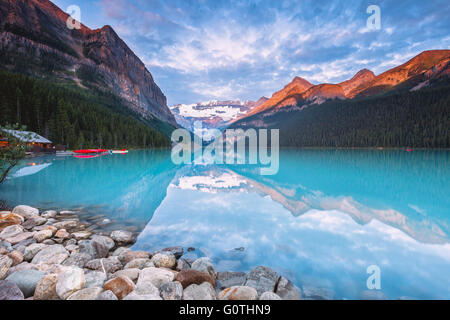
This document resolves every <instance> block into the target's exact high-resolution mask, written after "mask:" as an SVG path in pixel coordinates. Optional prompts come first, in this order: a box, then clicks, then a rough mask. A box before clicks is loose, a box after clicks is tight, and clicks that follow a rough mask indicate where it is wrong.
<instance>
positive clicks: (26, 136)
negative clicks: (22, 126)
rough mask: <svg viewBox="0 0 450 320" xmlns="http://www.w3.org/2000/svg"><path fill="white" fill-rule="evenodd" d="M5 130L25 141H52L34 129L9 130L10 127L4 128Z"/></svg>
mask: <svg viewBox="0 0 450 320" xmlns="http://www.w3.org/2000/svg"><path fill="white" fill-rule="evenodd" d="M3 131H5V132H7V133H9V134H11V135H13V136H14V137H16V138H17V139H19V140H20V141H23V142H35V143H52V142H51V141H50V140H48V139H46V138H44V137H43V136H40V135H38V134H37V133H35V132H32V131H21V130H9V129H4V130H3Z"/></svg>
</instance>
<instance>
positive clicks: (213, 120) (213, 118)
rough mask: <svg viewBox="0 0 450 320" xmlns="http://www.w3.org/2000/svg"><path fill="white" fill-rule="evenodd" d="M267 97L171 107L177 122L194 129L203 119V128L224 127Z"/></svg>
mask: <svg viewBox="0 0 450 320" xmlns="http://www.w3.org/2000/svg"><path fill="white" fill-rule="evenodd" d="M266 100H267V98H265V97H263V98H261V99H259V100H258V101H256V102H255V101H246V102H242V101H240V100H226V101H219V100H210V101H204V102H198V103H193V104H176V105H173V106H172V107H170V110H171V111H172V113H173V115H174V116H175V119H176V121H177V123H178V124H179V125H180V126H182V127H184V128H186V129H188V130H191V131H193V130H194V123H195V122H196V121H202V126H203V128H206V129H212V128H222V127H225V126H227V125H228V124H229V123H230V122H231V121H233V120H235V119H237V118H239V117H241V116H244V115H246V114H247V113H248V112H249V111H251V110H252V109H253V108H256V107H258V106H259V105H261V104H262V103H264V102H265V101H266Z"/></svg>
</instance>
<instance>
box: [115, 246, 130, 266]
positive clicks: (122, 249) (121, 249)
mask: <svg viewBox="0 0 450 320" xmlns="http://www.w3.org/2000/svg"><path fill="white" fill-rule="evenodd" d="M129 251H131V249H130V248H127V247H118V248H117V249H116V250H114V252H113V253H112V256H118V257H119V259H121V258H120V256H122V255H125V254H126V253H127V252H129ZM131 260H133V259H131ZM121 262H122V260H121ZM122 263H126V262H125V261H123V262H122Z"/></svg>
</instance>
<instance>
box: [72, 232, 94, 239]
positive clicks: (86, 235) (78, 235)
mask: <svg viewBox="0 0 450 320" xmlns="http://www.w3.org/2000/svg"><path fill="white" fill-rule="evenodd" d="M91 234H92V233H90V232H88V231H79V232H74V233H72V237H73V238H74V239H75V240H86V239H88V238H89V237H90V236H91Z"/></svg>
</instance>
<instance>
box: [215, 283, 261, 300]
mask: <svg viewBox="0 0 450 320" xmlns="http://www.w3.org/2000/svg"><path fill="white" fill-rule="evenodd" d="M219 300H258V292H256V290H255V289H254V288H252V287H247V286H235V287H231V288H227V289H224V290H222V291H221V292H220V293H219Z"/></svg>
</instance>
